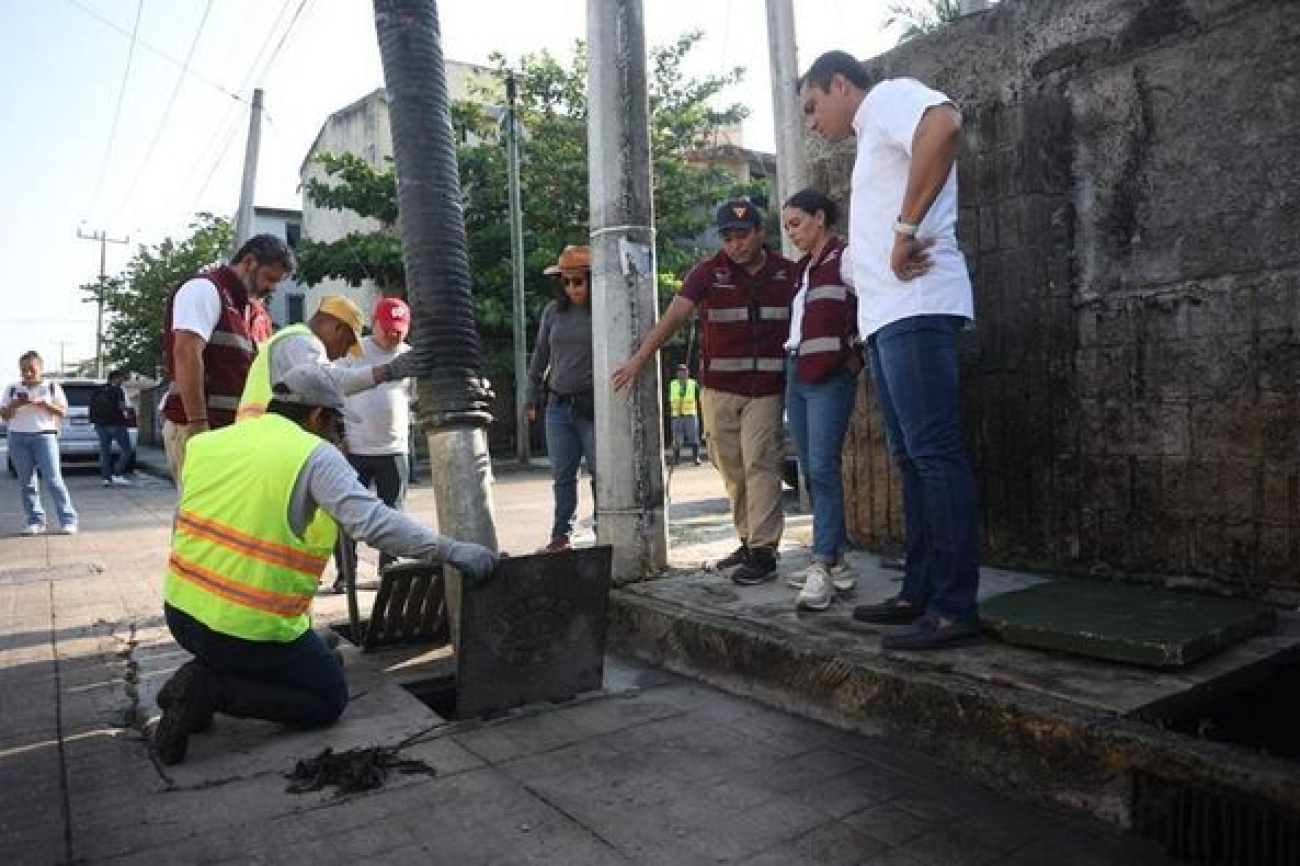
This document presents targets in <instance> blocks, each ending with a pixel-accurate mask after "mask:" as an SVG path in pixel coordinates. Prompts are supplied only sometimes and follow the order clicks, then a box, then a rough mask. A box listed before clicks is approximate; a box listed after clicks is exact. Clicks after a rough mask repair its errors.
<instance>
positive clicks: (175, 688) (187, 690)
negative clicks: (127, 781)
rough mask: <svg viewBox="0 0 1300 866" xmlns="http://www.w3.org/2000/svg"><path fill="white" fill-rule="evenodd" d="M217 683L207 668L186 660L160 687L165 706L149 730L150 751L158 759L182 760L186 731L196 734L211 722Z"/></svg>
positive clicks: (187, 743)
mask: <svg viewBox="0 0 1300 866" xmlns="http://www.w3.org/2000/svg"><path fill="white" fill-rule="evenodd" d="M216 692H217V684H216V682H215V681H214V680H213V678H212V674H211V673H210V672H209V671H208V670H207V668H204V667H202V666H201V665H199V664H196V663H194V662H190V663H189V664H186V665H182V666H181V669H180V670H178V671H177V672H176V674H175V676H173V677H172V678H171V680H170V681H169V682H168V683H167V685H165V686H163V688H161V689H159V691H158V697H159V702H160V705H161V702H162V700H164V697H163V695H164V693H166V698H165V700H166V702H167V704H168V706H166V707H165V708H164V709H163V714H162V718H161V719H159V720H158V727H157V728H155V729H154V732H153V751H154V754H155V755H157V756H158V760H159V761H162V762H163V763H164V764H166V765H167V766H169V767H170V766H172V765H173V764H179V763H180V762H181V761H184V760H185V752H186V750H187V749H188V748H189V744H190V734H197V733H198V732H200V731H203V730H206V729H207V728H209V727H211V725H212V714H213V712H215V711H216V706H217V696H216Z"/></svg>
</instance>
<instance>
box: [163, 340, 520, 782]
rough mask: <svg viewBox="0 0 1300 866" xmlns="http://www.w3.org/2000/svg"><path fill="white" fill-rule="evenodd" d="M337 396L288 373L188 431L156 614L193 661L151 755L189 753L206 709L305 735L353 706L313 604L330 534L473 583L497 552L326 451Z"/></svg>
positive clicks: (303, 372) (309, 367) (334, 426)
mask: <svg viewBox="0 0 1300 866" xmlns="http://www.w3.org/2000/svg"><path fill="white" fill-rule="evenodd" d="M343 405H344V398H343V394H342V392H341V391H340V390H339V387H338V385H337V384H336V383H335V382H334V381H333V379H332V378H331V376H330V375H329V373H328V371H327V370H326V369H325V367H324V366H323V365H321V364H319V363H315V362H308V363H306V364H300V365H298V366H296V367H293V368H291V369H289V370H288V371H287V372H285V373H284V374H283V375H282V376H281V377H279V381H278V382H277V383H276V385H275V386H274V388H273V391H272V398H271V402H270V403H269V404H268V405H267V411H266V414H264V415H261V416H259V417H257V418H251V419H249V420H247V421H245V422H243V423H240V424H235V425H233V426H229V427H224V428H222V429H220V430H216V431H213V432H211V433H203V434H201V435H198V436H195V437H194V438H193V439H192V440H191V441H190V443H189V447H188V451H187V454H186V457H185V465H184V469H183V476H184V477H183V480H184V483H183V484H182V485H181V490H182V491H183V492H182V494H181V502H180V507H179V508H178V510H177V515H176V525H175V529H174V530H173V533H172V549H171V557H170V559H169V560H168V563H167V576H166V581H165V585H164V598H165V602H166V603H165V605H164V613H165V615H166V619H167V626H168V628H169V629H171V633H172V635H173V636H174V637H175V638H176V641H177V643H179V644H180V645H181V646H182V647H184V648H185V649H186V650H188V651H189V652H191V653H193V655H194V660H193V661H191V662H189V663H187V664H185V665H184V666H182V667H181V668H180V670H178V671H177V672H176V674H175V675H174V676H173V677H172V678H171V680H170V681H168V682H167V684H166V685H164V686H163V687H162V689H161V690H160V691H159V693H158V705H159V706H160V707H162V709H163V715H162V718H161V720H160V721H159V723H158V727H157V729H156V731H155V733H154V737H153V748H154V751H155V754H157V756H158V758H159V760H161V761H162V762H163V763H164V764H177V763H180V762H181V761H183V760H184V759H185V752H186V748H187V746H188V745H189V737H190V735H191V734H194V733H196V732H199V731H202V730H205V729H206V728H207V727H208V726H209V725H210V724H211V722H212V716H213V714H214V713H218V712H219V713H225V714H226V715H231V716H239V717H241V718H252V719H266V720H269V721H274V722H281V723H283V724H285V725H289V726H290V727H294V728H300V729H307V728H317V727H324V726H327V725H330V724H332V723H333V722H334V721H336V720H337V719H338V717H339V716H340V715H342V713H343V710H344V708H345V707H346V706H347V702H348V690H347V683H346V682H345V681H344V678H343V671H342V669H341V667H340V665H339V663H338V660H337V659H336V658H335V656H334V654H333V653H332V652H331V651H330V649H329V647H328V646H326V644H325V642H324V641H323V640H321V638H320V637H319V636H318V635H317V634H316V632H315V631H313V630H312V628H311V617H310V615H309V614H308V608H310V606H311V602H312V599H313V598H314V597H315V594H316V587H317V584H318V583H319V581H320V576H321V573H322V572H323V571H324V568H325V564H326V563H327V562H328V561H329V559H330V554H331V552H332V551H333V549H334V541H335V538H336V536H337V534H338V528H339V527H342V528H343V529H344V530H345V531H347V533H348V534H349V535H351V536H352V537H353V538H356V539H359V540H361V541H364V542H366V543H367V544H370V545H371V546H373V547H377V548H379V549H380V550H383V551H385V552H387V553H392V554H396V555H398V556H405V557H411V558H416V559H427V560H433V561H442V562H446V563H448V564H450V565H452V566H454V567H456V568H457V569H458V570H459V571H460V573H461V576H462V578H463V580H464V581H465V584H466V585H467V586H468V587H473V586H476V585H479V584H481V583H482V582H483V581H485V580H487V579H488V578H489V577H490V576H491V575H492V572H493V570H494V569H495V568H496V563H497V554H496V553H494V552H492V551H491V550H489V549H487V548H486V547H483V546H481V545H478V544H473V543H469V542H463V541H455V540H453V539H450V538H446V537H444V536H441V535H438V534H437V533H434V532H432V531H431V530H429V529H426V528H425V527H423V526H421V525H419V524H418V523H416V522H415V521H413V520H411V518H410V517H408V516H406V515H405V514H403V513H402V512H400V511H394V510H393V509H391V508H389V507H388V506H386V505H384V503H383V502H381V501H380V500H379V499H378V498H377V497H376V496H375V495H374V494H373V493H371V492H370V491H369V490H367V489H366V488H364V487H362V486H361V484H360V483H359V482H358V481H357V473H356V471H355V470H354V469H353V468H352V467H351V466H350V465H348V462H347V460H346V459H345V458H344V456H343V454H342V453H341V452H340V451H339V450H338V448H336V447H335V445H334V444H333V443H334V442H335V441H336V440H337V437H338V431H339V427H340V423H341V419H342V413H343Z"/></svg>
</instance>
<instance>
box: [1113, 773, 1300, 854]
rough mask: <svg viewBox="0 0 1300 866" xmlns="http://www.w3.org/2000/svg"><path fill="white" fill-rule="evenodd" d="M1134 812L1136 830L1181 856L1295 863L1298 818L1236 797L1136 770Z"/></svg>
mask: <svg viewBox="0 0 1300 866" xmlns="http://www.w3.org/2000/svg"><path fill="white" fill-rule="evenodd" d="M1133 811H1134V823H1135V829H1136V830H1137V832H1138V833H1139V834H1140V835H1142V836H1145V837H1146V838H1148V839H1153V840H1155V841H1157V842H1159V843H1161V844H1162V845H1164V846H1165V850H1166V851H1168V852H1169V854H1170V855H1171V856H1174V857H1178V858H1180V859H1184V860H1189V861H1191V862H1193V863H1213V864H1216V866H1293V864H1296V863H1300V816H1297V815H1296V814H1294V813H1290V812H1285V811H1283V810H1281V809H1278V808H1276V807H1273V806H1269V805H1266V804H1260V803H1256V802H1251V801H1250V800H1248V799H1247V798H1244V797H1242V796H1240V795H1233V794H1228V793H1225V792H1221V791H1213V790H1209V789H1206V788H1198V787H1194V786H1191V785H1186V784H1182V783H1177V782H1169V781H1166V780H1165V779H1160V778H1157V777H1155V776H1151V775H1148V774H1145V773H1139V774H1138V775H1137V778H1136V779H1135V787H1134V810H1133Z"/></svg>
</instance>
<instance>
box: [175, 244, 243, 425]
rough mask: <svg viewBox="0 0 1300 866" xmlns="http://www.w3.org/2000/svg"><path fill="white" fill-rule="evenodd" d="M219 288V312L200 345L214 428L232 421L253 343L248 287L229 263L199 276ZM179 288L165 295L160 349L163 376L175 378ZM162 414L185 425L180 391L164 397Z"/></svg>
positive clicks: (206, 390) (207, 400) (208, 404)
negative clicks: (174, 319)
mask: <svg viewBox="0 0 1300 866" xmlns="http://www.w3.org/2000/svg"><path fill="white" fill-rule="evenodd" d="M199 276H200V277H202V278H203V279H206V280H209V281H211V282H212V284H213V285H214V286H216V287H217V294H218V295H219V296H220V298H221V316H220V318H218V319H217V325H216V327H215V328H213V329H212V335H211V336H210V337H208V343H207V345H206V346H204V348H203V394H204V399H205V401H206V403H207V412H208V426H209V427H212V428H213V429H216V428H217V427H225V426H226V425H227V424H233V423H235V410H236V409H237V408H238V407H239V395H240V394H242V393H243V391H244V380H246V379H247V378H248V368H249V367H251V366H252V365H253V356H254V355H255V354H256V353H257V347H256V345H255V344H254V342H253V338H252V335H251V334H250V333H249V330H248V290H247V289H246V288H244V284H243V282H241V281H240V279H239V277H238V275H236V274H235V272H234V271H233V270H231V269H230V267H229V266H227V265H222V266H220V267H218V268H214V269H212V270H211V271H208V272H207V273H204V274H200V275H199ZM179 289H180V286H177V287H176V288H175V289H173V290H172V293H171V294H170V295H168V296H167V308H166V310H165V312H164V314H163V315H164V317H165V318H164V319H163V325H164V328H165V330H164V331H163V353H164V355H165V356H166V361H167V375H168V376H169V377H171V379H172V381H173V382H175V381H176V359H175V357H174V352H175V348H176V337H175V331H174V329H173V323H172V305H173V304H174V303H175V301H176V292H177V291H178V290H179ZM163 415H164V416H165V417H166V418H167V420H169V421H171V422H172V423H174V424H185V423H188V421H189V419H188V418H187V417H186V416H185V406H184V405H183V404H182V402H181V398H180V395H179V394H177V393H176V392H175V391H172V392H171V393H169V394H168V395H167V401H166V403H165V404H164V406H163Z"/></svg>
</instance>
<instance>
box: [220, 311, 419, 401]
mask: <svg viewBox="0 0 1300 866" xmlns="http://www.w3.org/2000/svg"><path fill="white" fill-rule="evenodd" d="M364 325H365V318H364V316H363V315H362V313H361V308H360V307H358V306H357V305H356V304H355V303H354V302H353V301H352V300H351V299H349V298H346V297H344V296H342V295H326V296H325V297H323V298H321V302H320V307H319V308H318V309H317V310H316V312H315V313H314V314H313V315H312V317H311V318H310V319H308V320H307V323H306V324H302V323H299V324H296V325H290V326H289V327H287V328H281V329H280V330H279V331H277V332H276V333H275V336H273V337H271V339H269V340H267V341H266V342H265V343H263V344H262V345H261V346H260V347H259V349H258V352H257V357H256V358H254V359H253V366H252V367H251V368H250V369H249V371H248V379H247V381H246V382H245V384H244V392H243V394H241V395H240V397H239V411H238V413H237V418H236V420H239V421H243V420H245V419H248V418H256V417H257V416H259V415H261V414H262V413H263V412H265V411H266V405H267V403H269V402H270V399H271V382H272V381H274V380H276V377H277V376H278V375H279V374H281V373H284V372H285V371H287V370H290V369H292V368H294V367H297V366H298V365H299V364H305V363H307V362H308V361H315V362H317V363H319V364H325V363H326V362H328V361H336V360H338V359H339V358H342V357H343V356H344V355H348V356H350V357H353V358H359V357H361V354H362V346H361V331H362V328H363V327H364ZM395 360H396V359H395ZM402 364H404V365H405V367H404V369H405V370H407V371H409V372H402V375H395V374H394V365H393V364H376V365H374V366H372V367H356V366H345V365H340V364H330V365H329V375H330V377H331V378H333V379H334V382H335V384H336V385H338V386H339V389H340V390H342V391H343V393H344V394H345V395H352V394H356V393H358V392H360V391H364V390H366V389H367V388H373V387H375V386H376V385H382V384H383V383H384V382H392V381H396V380H399V379H405V378H406V377H407V376H409V375H411V373H412V372H414V369H413V359H411V358H407V359H406V360H404V361H402ZM399 372H401V371H399Z"/></svg>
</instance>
